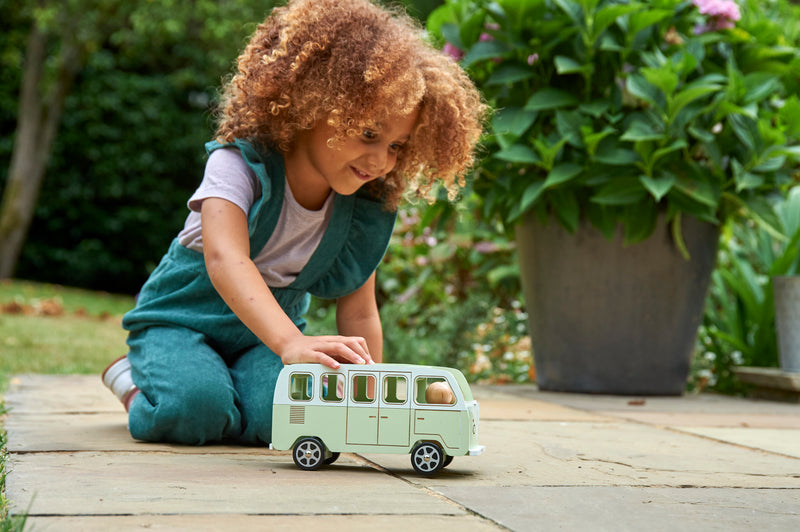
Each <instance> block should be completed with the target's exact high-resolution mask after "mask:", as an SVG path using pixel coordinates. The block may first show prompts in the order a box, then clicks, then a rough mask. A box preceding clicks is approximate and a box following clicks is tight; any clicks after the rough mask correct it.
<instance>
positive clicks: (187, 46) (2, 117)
mask: <svg viewBox="0 0 800 532" xmlns="http://www.w3.org/2000/svg"><path fill="white" fill-rule="evenodd" d="M70 1H71V2H72V3H76V2H78V3H79V2H80V0H70ZM19 2H20V0H0V12H2V13H3V17H1V18H0V68H1V70H2V78H0V190H1V189H2V186H3V184H4V182H5V180H6V176H7V172H8V161H9V160H10V155H11V149H12V144H13V135H14V130H15V128H16V105H17V95H18V90H19V83H20V76H21V69H22V65H23V61H24V57H23V55H24V50H25V41H26V38H27V32H28V30H29V27H30V23H31V19H30V17H31V15H30V10H29V9H24V10H23V9H21V8H20V5H19ZM277 3H280V2H274V1H264V0H235V1H234V0H231V1H226V2H216V1H214V0H161V1H159V2H152V1H148V0H135V1H133V2H124V3H121V5H120V7H119V9H117V11H116V12H115V13H114V17H115V18H114V23H115V24H117V27H116V28H115V30H114V31H111V32H108V36H107V38H105V40H103V41H102V42H92V43H89V45H88V48H89V49H90V50H91V52H90V54H89V56H88V58H87V60H86V66H85V67H84V68H83V69H82V70H81V72H80V73H79V75H78V78H77V79H76V81H75V84H74V86H73V89H72V91H71V92H70V94H69V96H68V98H67V101H66V103H65V109H64V115H63V119H62V123H61V128H60V130H59V134H58V137H57V139H56V143H55V147H54V153H53V157H52V159H51V161H50V163H49V166H48V170H47V175H46V177H45V181H44V186H43V189H42V194H41V196H40V200H39V203H38V205H37V209H36V214H35V219H34V222H33V224H32V226H31V229H30V232H29V236H28V240H27V242H26V245H25V247H24V248H23V252H22V256H21V258H20V262H19V263H18V266H17V270H16V273H15V277H18V278H24V279H32V280H39V281H47V282H56V283H64V284H69V285H72V286H81V287H87V288H95V289H103V290H109V291H114V292H123V293H130V294H134V293H136V292H137V291H138V289H139V287H140V286H141V284H142V283H143V282H144V280H145V279H146V278H147V275H148V274H149V272H150V271H152V269H153V268H154V267H155V264H156V263H157V262H158V260H159V259H160V258H161V256H162V255H163V253H164V252H165V251H166V249H167V247H168V246H169V243H170V241H171V239H172V238H174V236H175V235H176V234H177V232H178V231H179V230H180V228H181V227H182V225H183V221H184V219H185V216H186V214H187V210H186V206H185V204H186V200H187V199H188V198H189V196H190V195H191V192H192V191H193V190H194V188H195V187H196V186H197V185H198V184H199V182H200V179H201V178H202V172H203V166H204V164H205V153H204V152H203V144H204V143H205V142H206V141H207V140H209V139H210V137H211V135H212V134H213V130H214V124H213V120H212V116H211V110H212V105H213V103H214V101H215V99H216V96H217V92H218V90H219V87H220V85H221V83H222V80H223V78H224V77H225V76H227V75H228V74H229V73H231V72H232V70H233V68H234V67H235V60H236V56H237V55H238V52H239V51H240V50H241V48H242V47H243V46H244V44H245V43H246V40H247V38H248V36H249V35H250V34H251V33H252V32H253V31H254V30H255V26H256V25H257V24H258V23H260V22H261V21H262V20H263V19H264V17H265V16H266V14H267V13H268V12H269V10H270V9H271V6H272V5H274V4H277ZM403 3H404V4H406V5H407V7H408V10H409V12H410V13H412V14H414V15H416V16H418V17H419V18H420V19H421V20H424V18H425V17H427V15H428V13H430V11H431V10H432V9H433V8H434V7H436V6H437V5H438V4H439V3H440V2H439V1H438V0H415V1H406V2H403ZM52 5H53V6H55V7H53V8H52V9H58V7H57V6H58V5H59V2H54V3H52ZM45 11H46V10H45ZM42 16H43V15H42Z"/></svg>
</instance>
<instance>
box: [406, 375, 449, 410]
mask: <svg viewBox="0 0 800 532" xmlns="http://www.w3.org/2000/svg"><path fill="white" fill-rule="evenodd" d="M414 386H415V395H414V397H415V398H416V400H417V403H419V404H421V405H453V404H455V402H456V395H455V394H454V393H453V389H452V388H451V387H450V384H448V382H447V379H444V378H442V377H418V378H417V380H416V381H415V383H414Z"/></svg>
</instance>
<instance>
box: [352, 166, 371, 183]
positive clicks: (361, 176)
mask: <svg viewBox="0 0 800 532" xmlns="http://www.w3.org/2000/svg"><path fill="white" fill-rule="evenodd" d="M350 169H351V170H352V171H353V173H354V174H355V175H356V177H358V178H359V179H360V180H362V181H369V180H371V179H372V176H371V175H369V174H365V173H364V172H362V171H361V170H359V169H358V168H356V167H355V166H351V167H350Z"/></svg>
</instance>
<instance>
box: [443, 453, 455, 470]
mask: <svg viewBox="0 0 800 532" xmlns="http://www.w3.org/2000/svg"><path fill="white" fill-rule="evenodd" d="M452 461H453V455H451V454H448V455H447V457H446V458H445V459H444V463H443V464H442V467H447V466H449V465H450V462H452Z"/></svg>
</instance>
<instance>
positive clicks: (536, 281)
mask: <svg viewBox="0 0 800 532" xmlns="http://www.w3.org/2000/svg"><path fill="white" fill-rule="evenodd" d="M682 230H683V236H684V239H685V242H686V245H687V248H688V250H689V252H690V255H691V260H688V261H687V260H685V259H684V258H683V257H682V256H681V254H680V252H679V251H678V250H677V248H676V247H675V245H674V243H673V241H672V236H671V233H670V231H669V228H668V226H667V224H666V222H665V220H664V217H661V218H660V219H659V221H658V225H657V227H656V230H655V233H654V234H653V236H651V237H650V238H649V239H647V240H646V241H644V242H641V243H639V244H635V245H632V246H624V245H623V243H622V235H621V231H620V232H619V234H617V235H616V236H615V238H614V239H613V240H612V241H609V240H607V239H606V238H605V237H604V236H603V235H602V233H600V231H598V230H597V229H595V228H594V227H592V226H591V225H590V224H589V223H588V222H585V223H583V224H582V225H581V227H579V229H578V231H577V232H576V234H575V235H571V234H570V233H569V232H567V231H566V230H565V229H564V228H563V227H562V226H561V225H560V224H558V223H556V222H555V221H551V222H550V223H548V224H546V225H542V224H541V223H539V222H538V220H537V219H536V217H535V216H533V215H528V216H526V217H525V219H524V221H523V222H522V224H520V225H519V226H518V228H517V231H516V240H517V246H518V250H519V258H520V268H521V275H522V284H523V289H524V293H525V299H526V306H527V310H528V315H529V327H530V333H531V340H532V343H533V350H534V361H535V365H536V376H537V384H538V386H539V388H540V389H542V390H551V391H564V392H581V393H605V394H621V395H679V394H681V393H682V392H683V391H684V389H685V386H686V379H687V377H688V373H689V365H690V360H691V356H692V352H693V350H694V346H695V342H696V338H697V330H698V327H699V326H700V323H701V321H702V318H703V307H704V302H705V297H706V293H707V291H708V286H709V281H710V278H711V273H712V271H713V269H714V265H715V261H716V252H717V243H718V240H719V230H718V228H717V227H716V226H714V225H712V224H709V223H705V222H700V221H697V220H695V219H692V218H688V217H684V220H683V223H682Z"/></svg>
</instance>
